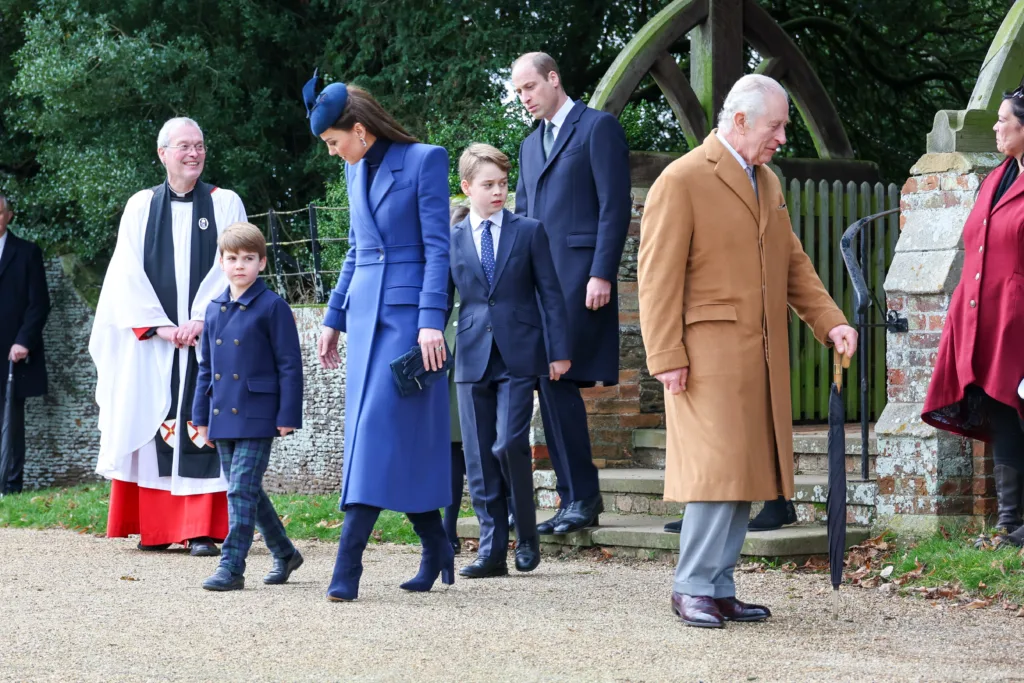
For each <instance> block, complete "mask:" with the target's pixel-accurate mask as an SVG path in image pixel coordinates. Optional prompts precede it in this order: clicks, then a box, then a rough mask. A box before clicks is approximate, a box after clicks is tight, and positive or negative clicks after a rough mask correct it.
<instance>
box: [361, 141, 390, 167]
mask: <svg viewBox="0 0 1024 683" xmlns="http://www.w3.org/2000/svg"><path fill="white" fill-rule="evenodd" d="M389 147H391V140H388V139H387V138H377V139H376V140H375V141H374V143H373V144H372V145H370V149H368V150H366V154H364V155H363V159H364V160H366V165H367V166H380V162H382V161H384V155H385V154H387V153H388V148H389Z"/></svg>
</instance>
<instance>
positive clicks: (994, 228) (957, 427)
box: [922, 159, 1024, 441]
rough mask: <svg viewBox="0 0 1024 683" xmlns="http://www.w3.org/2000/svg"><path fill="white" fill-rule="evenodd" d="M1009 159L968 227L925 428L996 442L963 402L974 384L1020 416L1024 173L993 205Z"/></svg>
mask: <svg viewBox="0 0 1024 683" xmlns="http://www.w3.org/2000/svg"><path fill="white" fill-rule="evenodd" d="M1011 163H1015V162H1014V161H1013V160H1012V159H1008V160H1007V161H1006V162H1004V163H1003V164H1002V165H1001V166H999V168H997V169H995V170H994V171H993V172H992V173H990V174H989V175H988V177H987V178H985V180H984V181H983V182H982V184H981V188H980V190H979V192H978V197H977V200H976V202H975V205H974V209H973V210H972V211H971V214H970V216H968V217H967V223H966V224H965V225H964V268H963V272H962V274H961V275H960V284H959V285H957V287H956V289H955V290H954V291H953V296H952V299H951V300H950V304H949V313H948V314H947V317H946V324H945V327H944V328H943V330H942V338H941V341H940V342H939V354H938V359H937V360H936V363H935V373H934V374H933V375H932V381H931V384H930V385H929V387H928V395H927V398H926V399H925V403H924V414H923V415H922V419H923V420H924V422H926V423H928V424H930V425H932V426H934V427H937V428H939V429H945V430H947V431H951V432H954V433H957V434H962V435H964V436H967V437H970V438H973V439H980V440H983V441H991V439H992V433H991V430H990V427H989V425H988V424H987V422H988V421H987V420H986V419H984V417H983V416H979V415H977V414H974V413H973V411H972V410H970V409H968V408H967V407H966V406H965V405H964V404H963V403H962V402H963V400H964V391H965V389H966V387H967V386H968V385H969V384H975V385H977V386H978V387H980V388H981V389H983V390H984V391H985V393H986V394H988V395H989V396H990V397H992V398H994V399H995V400H997V401H999V402H1000V403H1004V404H1006V405H1009V406H1013V407H1015V408H1016V409H1017V412H1018V414H1020V415H1021V416H1022V417H1024V402H1022V401H1021V400H1020V398H1019V397H1018V396H1017V385H1018V384H1020V381H1021V378H1024V174H1021V176H1020V177H1018V178H1017V180H1016V181H1014V183H1013V185H1011V186H1010V188H1009V189H1008V190H1007V191H1006V193H1005V194H1004V195H1003V196H1002V197H1001V198H1000V199H999V202H998V203H996V205H995V206H994V207H993V206H992V198H993V197H994V196H995V192H996V188H997V187H999V181H1000V179H1001V178H1002V177H1003V172H1004V171H1005V170H1006V168H1007V165H1008V164H1011Z"/></svg>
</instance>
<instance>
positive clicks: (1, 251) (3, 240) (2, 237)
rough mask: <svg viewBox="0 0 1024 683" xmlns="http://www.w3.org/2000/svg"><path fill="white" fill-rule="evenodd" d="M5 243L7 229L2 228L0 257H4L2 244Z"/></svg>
mask: <svg viewBox="0 0 1024 683" xmlns="http://www.w3.org/2000/svg"><path fill="white" fill-rule="evenodd" d="M5 244H7V231H6V230H4V234H3V236H0V259H2V258H3V257H4V245H5Z"/></svg>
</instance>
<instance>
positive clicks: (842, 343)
mask: <svg viewBox="0 0 1024 683" xmlns="http://www.w3.org/2000/svg"><path fill="white" fill-rule="evenodd" d="M828 338H829V340H831V342H832V344H833V345H834V346H835V347H836V351H838V352H839V353H840V354H842V355H844V356H849V357H851V358H852V357H853V354H855V353H857V330H855V329H853V328H852V327H850V326H849V325H836V326H835V327H833V328H832V330H831V331H830V332H829V333H828Z"/></svg>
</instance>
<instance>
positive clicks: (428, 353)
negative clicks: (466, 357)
mask: <svg viewBox="0 0 1024 683" xmlns="http://www.w3.org/2000/svg"><path fill="white" fill-rule="evenodd" d="M417 343H419V345H420V351H421V352H422V353H423V367H424V368H425V369H426V370H429V371H431V372H433V371H434V370H440V369H441V367H442V366H443V365H444V362H445V360H446V359H447V358H448V349H447V347H445V345H444V332H443V331H441V330H434V329H431V328H429V327H424V328H422V329H421V330H420V336H419V340H418V342H417Z"/></svg>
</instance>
